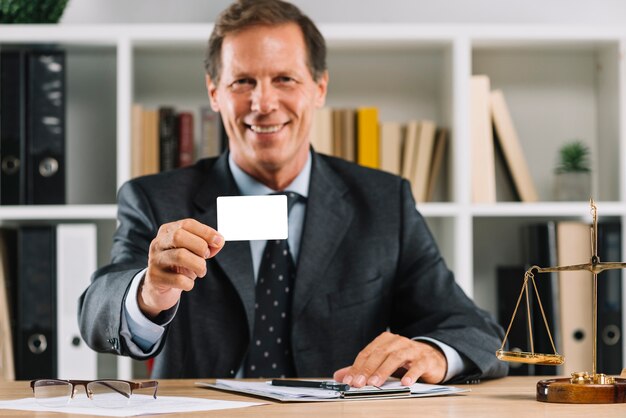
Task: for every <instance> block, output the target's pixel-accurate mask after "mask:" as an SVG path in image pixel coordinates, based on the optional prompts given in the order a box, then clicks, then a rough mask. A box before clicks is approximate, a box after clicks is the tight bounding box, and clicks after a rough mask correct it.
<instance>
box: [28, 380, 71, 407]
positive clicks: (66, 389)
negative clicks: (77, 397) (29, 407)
mask: <svg viewBox="0 0 626 418" xmlns="http://www.w3.org/2000/svg"><path fill="white" fill-rule="evenodd" d="M34 395H35V400H36V401H37V403H38V404H40V405H43V406H53V407H58V406H65V405H67V403H68V402H69V401H70V397H71V396H72V385H71V384H70V383H68V382H61V381H58V380H38V381H37V382H35V386H34Z"/></svg>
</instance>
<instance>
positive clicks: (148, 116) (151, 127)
mask: <svg viewBox="0 0 626 418" xmlns="http://www.w3.org/2000/svg"><path fill="white" fill-rule="evenodd" d="M142 120H143V123H142V126H143V129H142V137H143V140H142V154H143V163H142V168H141V175H147V174H156V173H158V172H159V170H160V154H161V153H160V145H159V111H158V110H156V109H144V111H143V117H142Z"/></svg>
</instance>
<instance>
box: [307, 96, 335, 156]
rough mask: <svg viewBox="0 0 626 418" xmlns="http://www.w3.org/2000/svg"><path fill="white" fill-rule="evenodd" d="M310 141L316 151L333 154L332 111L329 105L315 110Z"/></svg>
mask: <svg viewBox="0 0 626 418" xmlns="http://www.w3.org/2000/svg"><path fill="white" fill-rule="evenodd" d="M310 135H311V136H310V141H311V145H312V146H313V149H315V151H316V152H319V153H321V154H326V155H333V111H332V109H331V108H329V107H322V108H320V109H316V110H315V115H314V117H313V121H312V125H311V134H310Z"/></svg>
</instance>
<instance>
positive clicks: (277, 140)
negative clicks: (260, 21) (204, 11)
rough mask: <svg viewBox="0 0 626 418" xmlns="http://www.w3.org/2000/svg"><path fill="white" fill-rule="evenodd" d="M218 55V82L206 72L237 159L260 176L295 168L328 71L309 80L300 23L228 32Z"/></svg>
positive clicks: (305, 145) (303, 153)
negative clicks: (298, 24) (220, 61)
mask: <svg viewBox="0 0 626 418" xmlns="http://www.w3.org/2000/svg"><path fill="white" fill-rule="evenodd" d="M221 58H222V68H221V73H220V74H221V75H220V79H219V82H218V83H217V85H216V84H215V83H214V81H213V80H211V79H210V78H209V77H208V76H207V88H208V91H209V98H210V99H211V106H212V108H213V109H214V110H215V111H219V112H220V113H221V115H222V119H223V121H224V125H225V128H226V132H227V134H228V137H229V147H230V151H231V153H232V156H233V158H234V160H235V162H236V163H237V164H238V165H239V166H240V167H241V168H242V169H243V170H244V171H246V172H248V173H249V174H252V175H253V176H255V177H258V178H261V179H263V173H265V174H267V173H277V172H285V173H290V174H293V173H292V172H294V170H295V174H297V172H299V170H300V169H301V168H302V165H303V164H304V162H305V161H306V159H307V155H308V149H309V132H310V128H311V123H312V120H313V115H314V112H315V109H316V108H318V107H321V106H323V105H324V100H325V97H326V86H327V82H328V77H327V74H324V76H322V77H320V79H319V80H318V81H314V80H313V77H312V75H311V73H310V71H309V68H308V66H307V50H306V46H305V43H304V38H303V35H302V31H301V29H300V28H299V27H298V26H297V25H296V24H295V23H287V24H283V25H277V26H254V27H251V28H248V29H245V30H243V31H241V32H238V33H234V34H229V35H227V36H226V37H225V38H224V41H223V44H222V56H221ZM290 174H288V175H290Z"/></svg>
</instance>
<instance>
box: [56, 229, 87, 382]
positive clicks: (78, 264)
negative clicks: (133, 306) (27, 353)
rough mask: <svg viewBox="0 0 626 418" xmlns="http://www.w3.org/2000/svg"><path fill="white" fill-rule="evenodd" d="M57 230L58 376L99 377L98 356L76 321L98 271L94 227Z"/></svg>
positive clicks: (74, 377)
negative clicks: (85, 294)
mask: <svg viewBox="0 0 626 418" xmlns="http://www.w3.org/2000/svg"><path fill="white" fill-rule="evenodd" d="M55 228H56V230H55V234H56V242H55V249H56V251H55V262H56V274H55V277H56V301H55V305H56V344H57V345H56V353H57V358H56V365H57V369H56V377H57V378H61V379H95V378H97V355H96V352H95V351H93V350H92V349H91V348H90V347H88V346H87V343H86V342H85V341H84V340H83V338H82V337H81V335H80V330H79V328H78V321H77V320H76V314H77V303H78V299H79V298H80V295H81V294H82V293H83V291H84V290H85V289H86V288H87V287H88V286H89V283H90V281H91V280H90V278H91V275H92V273H93V272H94V271H96V268H97V260H96V258H97V251H96V249H97V244H96V240H97V229H96V225H95V224H59V225H57V226H56V227H55Z"/></svg>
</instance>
